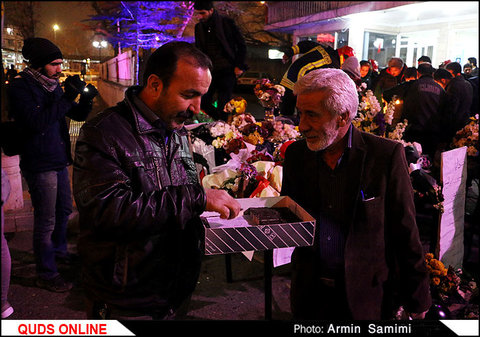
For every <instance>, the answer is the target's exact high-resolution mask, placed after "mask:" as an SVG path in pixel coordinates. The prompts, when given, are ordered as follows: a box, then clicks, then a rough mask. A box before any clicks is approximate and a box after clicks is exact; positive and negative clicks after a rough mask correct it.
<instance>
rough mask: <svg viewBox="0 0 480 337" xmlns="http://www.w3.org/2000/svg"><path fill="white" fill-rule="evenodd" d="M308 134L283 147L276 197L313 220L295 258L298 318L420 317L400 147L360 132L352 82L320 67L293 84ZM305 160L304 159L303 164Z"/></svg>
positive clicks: (422, 293)
mask: <svg viewBox="0 0 480 337" xmlns="http://www.w3.org/2000/svg"><path fill="white" fill-rule="evenodd" d="M294 93H295V94H296V95H297V109H298V111H299V113H300V124H299V128H300V131H301V132H302V133H303V135H304V136H305V139H303V140H300V141H297V142H295V143H293V144H292V145H291V146H290V147H289V148H288V149H287V152H286V158H285V164H284V176H283V185H282V186H283V187H282V194H283V195H288V196H290V197H292V198H293V199H294V200H295V201H296V202H298V203H299V204H300V205H301V206H302V207H303V208H305V209H306V210H307V211H308V212H309V213H310V214H312V215H313V216H314V217H315V218H316V220H317V228H316V231H315V241H314V245H313V246H312V247H300V248H296V249H295V251H294V253H293V256H292V268H293V274H292V286H291V307H292V312H293V315H294V318H296V319H366V320H374V319H388V318H392V317H393V313H394V311H395V309H396V307H395V306H398V305H403V306H404V308H405V309H406V310H407V311H408V312H409V313H410V314H411V316H412V317H414V318H423V317H424V316H425V312H426V311H427V310H428V309H429V307H430V305H431V298H430V292H429V278H428V274H427V271H426V266H425V262H424V256H423V249H422V246H421V243H420V239H419V234H418V229H417V226H416V222H415V206H414V203H413V190H412V186H411V183H410V178H409V174H408V171H407V163H406V159H405V153H404V149H403V146H402V144H400V143H398V142H394V141H391V140H387V139H383V138H379V137H377V136H373V135H371V134H367V133H364V132H361V131H359V130H357V129H356V128H355V127H353V125H352V124H351V122H352V119H353V118H354V117H355V115H356V113H357V106H358V96H357V91H356V87H355V84H354V83H353V81H352V80H351V79H350V78H349V76H348V75H347V74H346V73H344V72H343V71H341V70H339V69H318V70H315V71H312V72H310V73H308V74H307V75H305V76H304V77H302V78H301V79H300V80H299V81H298V82H297V83H296V84H295V87H294ZM299 163H301V164H299Z"/></svg>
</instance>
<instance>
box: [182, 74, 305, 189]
mask: <svg viewBox="0 0 480 337" xmlns="http://www.w3.org/2000/svg"><path fill="white" fill-rule="evenodd" d="M262 85H263V86H264V88H270V89H271V90H273V91H271V92H269V91H268V90H270V89H268V90H267V91H265V92H263V93H262V95H263V96H261V97H263V99H266V100H267V101H269V100H273V101H272V102H274V103H272V104H277V103H279V102H280V98H279V97H281V95H283V92H284V88H283V87H281V86H274V85H271V83H270V82H267V81H265V82H263V84H262ZM267 95H268V98H267ZM268 104H270V103H267V105H268ZM245 108H246V102H245V100H244V99H243V98H241V97H236V98H234V99H233V100H231V101H230V102H228V103H227V104H226V105H225V111H226V112H229V113H231V118H229V122H224V121H217V122H213V123H207V124H203V125H200V126H198V127H195V128H192V129H191V130H190V131H189V132H190V138H191V139H192V145H193V148H194V150H195V152H196V153H197V154H201V155H203V153H207V152H206V151H202V149H201V148H200V149H199V145H198V144H197V143H199V144H200V142H199V141H198V138H201V139H202V141H203V142H204V144H205V145H204V147H209V146H210V147H213V149H214V152H215V158H214V160H213V161H214V162H215V164H216V165H211V164H210V163H211V162H212V159H211V158H208V160H207V162H208V163H209V172H208V173H210V174H207V175H204V176H203V177H202V184H203V186H204V187H205V188H219V189H224V190H226V191H228V193H229V194H231V195H232V196H234V197H236V198H248V197H265V196H279V195H280V190H281V183H282V170H283V169H282V166H281V165H282V163H283V160H284V158H285V151H286V148H287V147H288V146H289V145H290V144H291V143H293V141H295V140H296V139H299V138H300V136H301V135H300V132H299V130H298V127H297V126H294V125H292V124H288V123H284V122H282V121H279V120H276V121H260V122H257V121H256V120H255V118H254V117H253V116H252V115H251V114H249V113H246V112H245V111H244V110H245ZM217 157H220V160H219V158H217Z"/></svg>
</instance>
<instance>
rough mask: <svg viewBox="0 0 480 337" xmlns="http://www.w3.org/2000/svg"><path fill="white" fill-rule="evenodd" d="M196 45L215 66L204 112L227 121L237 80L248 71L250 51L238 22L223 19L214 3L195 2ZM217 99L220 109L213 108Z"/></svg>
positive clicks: (204, 98)
mask: <svg viewBox="0 0 480 337" xmlns="http://www.w3.org/2000/svg"><path fill="white" fill-rule="evenodd" d="M194 9H195V15H196V16H197V17H198V19H199V22H198V23H197V24H196V25H195V45H196V46H197V48H198V49H200V50H201V51H203V52H204V53H205V54H207V55H208V56H209V57H210V59H211V60H212V63H213V70H212V84H211V85H210V88H209V90H208V92H207V93H206V94H205V95H204V96H203V98H202V109H203V110H204V112H205V113H207V114H208V115H210V117H212V118H214V119H217V120H218V119H221V120H225V121H226V120H227V119H228V114H227V113H225V112H224V111H223V109H224V106H225V104H227V103H228V102H229V101H230V99H231V98H232V93H233V89H234V87H235V84H236V81H237V77H239V76H240V75H241V74H243V72H244V71H245V70H246V69H247V68H248V67H247V65H246V63H245V59H246V55H247V47H246V44H245V40H244V38H243V36H242V34H241V32H240V30H239V29H238V27H237V26H236V25H235V22H234V21H233V20H232V19H230V18H228V17H226V16H223V15H220V14H219V13H218V12H217V10H216V9H215V8H214V6H213V2H212V1H195V4H194ZM215 94H216V96H217V107H216V108H215V107H214V105H213V102H214V96H215Z"/></svg>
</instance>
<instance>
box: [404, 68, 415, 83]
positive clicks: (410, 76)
mask: <svg viewBox="0 0 480 337" xmlns="http://www.w3.org/2000/svg"><path fill="white" fill-rule="evenodd" d="M403 76H404V78H405V82H410V81H415V80H416V79H417V68H415V67H408V68H407V69H405V73H404V74H403Z"/></svg>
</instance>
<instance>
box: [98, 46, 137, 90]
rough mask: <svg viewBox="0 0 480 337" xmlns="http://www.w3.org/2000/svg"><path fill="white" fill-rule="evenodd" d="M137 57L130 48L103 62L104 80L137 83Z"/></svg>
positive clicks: (123, 83) (129, 83) (102, 77)
mask: <svg viewBox="0 0 480 337" xmlns="http://www.w3.org/2000/svg"><path fill="white" fill-rule="evenodd" d="M134 69H135V59H134V57H133V55H132V51H131V50H129V51H127V52H124V53H122V54H120V55H117V56H116V57H114V58H112V59H110V60H108V61H107V62H104V63H102V64H101V73H100V77H101V79H102V80H105V81H109V82H116V83H120V84H122V85H125V86H130V85H133V84H135V83H134V82H135V72H134Z"/></svg>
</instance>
